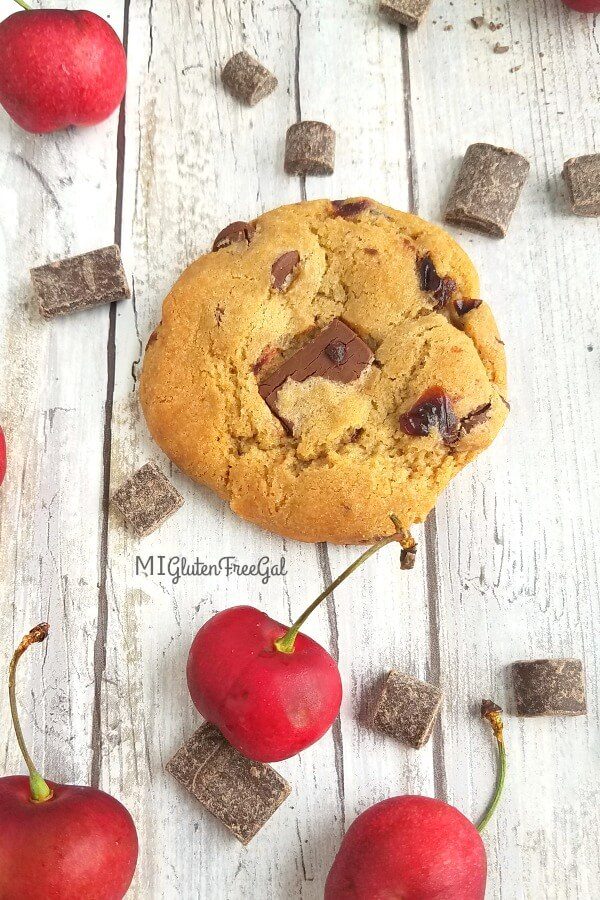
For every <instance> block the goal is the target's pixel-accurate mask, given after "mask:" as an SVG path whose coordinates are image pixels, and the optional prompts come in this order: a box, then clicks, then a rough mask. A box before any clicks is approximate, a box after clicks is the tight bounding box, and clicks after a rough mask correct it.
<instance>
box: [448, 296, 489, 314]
mask: <svg viewBox="0 0 600 900" xmlns="http://www.w3.org/2000/svg"><path fill="white" fill-rule="evenodd" d="M482 303H483V300H476V299H474V298H471V297H469V298H466V297H461V298H459V299H457V300H455V301H454V309H455V310H456V312H457V314H458V315H459V316H466V314H467V313H470V312H471V311H472V310H474V309H479V307H480V306H481V304H482Z"/></svg>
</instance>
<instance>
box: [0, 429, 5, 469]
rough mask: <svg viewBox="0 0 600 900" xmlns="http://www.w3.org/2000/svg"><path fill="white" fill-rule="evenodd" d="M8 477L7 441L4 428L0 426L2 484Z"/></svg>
mask: <svg viewBox="0 0 600 900" xmlns="http://www.w3.org/2000/svg"><path fill="white" fill-rule="evenodd" d="M5 475H6V439H5V437H4V432H3V431H2V426H1V425H0V484H2V482H3V481H4V476H5Z"/></svg>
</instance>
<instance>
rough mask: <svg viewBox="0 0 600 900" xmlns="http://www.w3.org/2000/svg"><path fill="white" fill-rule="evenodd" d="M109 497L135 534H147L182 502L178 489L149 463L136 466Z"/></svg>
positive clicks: (140, 535)
mask: <svg viewBox="0 0 600 900" xmlns="http://www.w3.org/2000/svg"><path fill="white" fill-rule="evenodd" d="M112 499H113V503H114V504H115V506H116V507H117V509H118V510H119V511H120V513H121V514H122V516H123V518H124V519H125V520H126V521H127V522H128V524H129V525H130V526H131V527H132V528H133V530H134V531H135V533H136V534H137V535H138V537H144V535H146V534H150V532H151V531H154V530H155V529H156V528H158V526H159V525H162V523H163V522H164V521H165V519H168V518H169V516H171V515H173V513H174V512H175V511H176V510H178V509H179V507H180V506H182V505H183V497H182V496H181V494H180V493H179V491H178V490H177V489H176V488H175V487H174V486H173V485H172V484H171V482H170V481H169V479H168V478H166V477H165V476H164V475H163V474H162V472H159V470H158V469H157V468H156V466H155V465H154V464H153V463H146V465H144V466H142V468H141V469H138V471H137V472H136V473H135V474H134V475H132V476H131V478H128V479H127V481H126V482H125V484H124V485H123V486H122V487H120V488H119V490H118V491H117V492H116V493H115V494H114V495H113V498H112Z"/></svg>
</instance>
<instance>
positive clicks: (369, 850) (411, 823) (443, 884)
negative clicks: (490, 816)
mask: <svg viewBox="0 0 600 900" xmlns="http://www.w3.org/2000/svg"><path fill="white" fill-rule="evenodd" d="M486 873H487V863H486V855H485V848H484V846H483V841H482V840H481V837H480V836H479V833H478V831H477V829H476V828H475V826H474V825H472V824H471V822H469V820H468V819H467V818H465V816H463V814H462V813H460V812H459V811H458V810H457V809H455V807H453V806H449V805H448V804H447V803H442V801H441V800H433V799H432V798H431V797H411V796H407V797H392V798H391V799H390V800H384V801H383V802H382V803H376V804H375V806H372V807H371V808H370V809H367V810H366V811H365V812H364V813H363V814H362V815H360V816H359V817H358V819H356V820H355V821H354V822H353V823H352V825H351V826H350V828H349V829H348V832H347V833H346V836H345V838H344V840H343V842H342V846H341V847H340V849H339V852H338V854H337V856H336V858H335V860H334V863H333V866H332V868H331V871H330V872H329V876H328V878H327V883H326V885H325V900H384V898H388V897H402V898H403V900H429V898H431V900H433V898H438V897H439V898H441V897H443V898H444V900H483V898H484V895H485V882H486Z"/></svg>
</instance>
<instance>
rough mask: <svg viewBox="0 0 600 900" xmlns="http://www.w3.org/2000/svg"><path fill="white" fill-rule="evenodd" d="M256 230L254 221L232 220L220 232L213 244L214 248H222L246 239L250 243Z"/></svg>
mask: <svg viewBox="0 0 600 900" xmlns="http://www.w3.org/2000/svg"><path fill="white" fill-rule="evenodd" d="M255 231H256V229H255V227H254V225H253V224H252V222H232V223H231V225H227V226H226V227H225V228H223V230H222V231H220V232H219V233H218V235H217V236H216V238H215V242H214V244H213V250H222V249H223V247H229V245H230V244H237V243H241V242H242V241H245V242H246V243H247V244H249V243H250V241H251V240H252V238H253V237H254V232H255Z"/></svg>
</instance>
